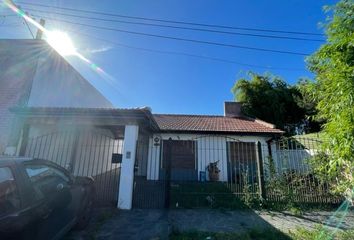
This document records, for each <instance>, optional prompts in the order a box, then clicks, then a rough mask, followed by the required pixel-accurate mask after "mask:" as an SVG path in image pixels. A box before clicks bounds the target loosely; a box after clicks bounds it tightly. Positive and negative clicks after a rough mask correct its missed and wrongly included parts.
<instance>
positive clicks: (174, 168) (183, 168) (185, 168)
mask: <svg viewBox="0 0 354 240" xmlns="http://www.w3.org/2000/svg"><path fill="white" fill-rule="evenodd" d="M167 141H169V140H165V141H163V159H162V166H161V167H162V169H163V170H166V167H167V166H168V165H167V162H166V161H167V159H168V156H167V154H168V152H167V151H166V149H167V148H166V146H167ZM170 154H171V156H170V157H171V180H172V181H197V180H198V172H197V163H196V161H197V154H196V142H195V141H190V140H171V153H170ZM163 172H164V171H163Z"/></svg>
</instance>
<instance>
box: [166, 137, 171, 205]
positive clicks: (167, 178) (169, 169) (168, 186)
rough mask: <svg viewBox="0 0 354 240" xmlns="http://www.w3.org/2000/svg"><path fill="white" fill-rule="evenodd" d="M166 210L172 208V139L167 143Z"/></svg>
mask: <svg viewBox="0 0 354 240" xmlns="http://www.w3.org/2000/svg"><path fill="white" fill-rule="evenodd" d="M166 143H167V144H166V147H167V149H166V155H165V156H166V161H165V162H166V174H165V208H169V207H170V188H171V160H172V138H170V139H169V140H168V141H166Z"/></svg>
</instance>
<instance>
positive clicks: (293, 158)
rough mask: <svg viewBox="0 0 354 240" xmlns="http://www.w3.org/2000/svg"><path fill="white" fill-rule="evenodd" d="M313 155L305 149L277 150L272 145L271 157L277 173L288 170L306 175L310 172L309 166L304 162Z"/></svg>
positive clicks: (312, 152)
mask: <svg viewBox="0 0 354 240" xmlns="http://www.w3.org/2000/svg"><path fill="white" fill-rule="evenodd" d="M314 154H315V152H314V151H311V150H307V149H303V150H302V149H294V150H291V149H290V150H279V149H276V147H275V146H274V145H272V156H273V159H274V167H275V170H276V171H277V173H282V172H285V171H288V170H295V171H296V172H298V173H307V172H308V171H309V170H310V166H309V164H308V163H307V162H306V161H307V159H308V158H310V157H311V156H313V155H314Z"/></svg>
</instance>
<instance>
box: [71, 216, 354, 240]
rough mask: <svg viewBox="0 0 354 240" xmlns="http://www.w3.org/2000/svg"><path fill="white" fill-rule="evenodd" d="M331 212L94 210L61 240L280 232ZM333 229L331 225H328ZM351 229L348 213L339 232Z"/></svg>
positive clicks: (133, 239)
mask: <svg viewBox="0 0 354 240" xmlns="http://www.w3.org/2000/svg"><path fill="white" fill-rule="evenodd" d="M332 215H333V213H332V212H325V211H317V212H308V213H304V214H303V215H302V216H294V215H293V214H291V213H289V212H268V211H252V210H243V211H241V210H239V211H221V210H210V209H203V210H202V209H200V210H151V209H149V210H141V209H135V210H132V211H122V210H117V209H98V210H96V211H95V213H94V216H93V218H92V221H91V223H90V224H89V226H88V227H87V229H85V230H84V231H72V232H70V233H69V234H68V235H67V236H66V238H65V240H86V239H108V240H113V239H131V240H144V239H146V240H157V239H161V240H163V239H168V235H169V233H170V232H171V231H191V230H198V231H207V232H242V231H247V230H249V229H255V228H257V229H263V228H276V229H279V230H281V231H283V232H288V231H289V230H295V229H296V228H297V227H306V228H314V227H315V226H316V225H318V224H322V223H325V222H327V220H328V219H329V218H330V217H331V216H332ZM331 227H336V226H335V225H333V226H329V228H331ZM348 228H354V213H353V211H351V212H350V213H349V214H348V216H347V217H346V218H345V220H344V223H343V224H342V229H348Z"/></svg>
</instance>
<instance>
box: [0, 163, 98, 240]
mask: <svg viewBox="0 0 354 240" xmlns="http://www.w3.org/2000/svg"><path fill="white" fill-rule="evenodd" d="M93 199H94V185H93V179H91V178H88V177H74V176H72V175H71V174H70V173H69V172H68V171H67V170H66V169H64V168H62V167H60V166H58V165H57V164H55V163H53V162H49V161H46V160H40V159H30V158H8V157H7V158H5V157H0V239H36V240H37V239H40V240H42V239H59V238H61V237H62V236H64V235H65V234H66V233H67V232H68V231H69V230H70V229H71V228H72V227H74V226H76V227H78V228H84V227H85V226H86V225H87V223H88V221H89V217H90V213H91V209H92V205H93Z"/></svg>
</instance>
